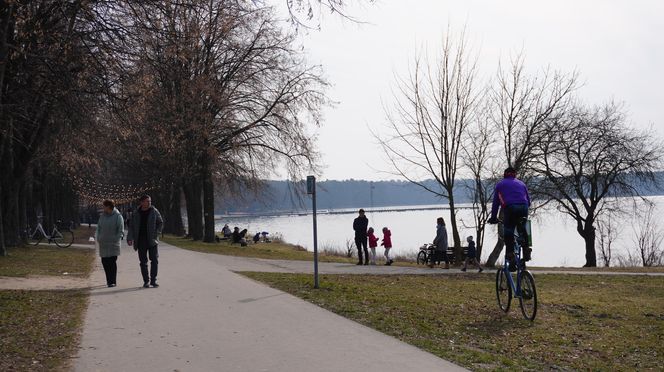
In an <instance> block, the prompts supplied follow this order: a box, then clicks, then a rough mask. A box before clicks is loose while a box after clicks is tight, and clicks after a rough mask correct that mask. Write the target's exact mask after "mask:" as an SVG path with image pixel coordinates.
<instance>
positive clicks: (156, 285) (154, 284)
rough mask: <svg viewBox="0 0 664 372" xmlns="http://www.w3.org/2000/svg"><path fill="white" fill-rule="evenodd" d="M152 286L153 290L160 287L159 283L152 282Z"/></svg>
mask: <svg viewBox="0 0 664 372" xmlns="http://www.w3.org/2000/svg"><path fill="white" fill-rule="evenodd" d="M150 286H152V288H157V287H159V284H157V282H152V283H150Z"/></svg>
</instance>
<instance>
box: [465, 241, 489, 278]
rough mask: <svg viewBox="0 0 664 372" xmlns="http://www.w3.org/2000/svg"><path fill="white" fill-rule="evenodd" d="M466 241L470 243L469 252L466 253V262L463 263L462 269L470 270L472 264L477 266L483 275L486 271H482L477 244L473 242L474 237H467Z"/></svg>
mask: <svg viewBox="0 0 664 372" xmlns="http://www.w3.org/2000/svg"><path fill="white" fill-rule="evenodd" d="M466 241H467V242H468V251H467V253H466V260H465V261H464V262H463V269H461V271H466V268H468V263H470V264H472V265H473V266H477V268H478V269H479V272H480V273H481V272H482V271H484V270H482V266H480V261H479V258H477V249H475V242H474V241H473V237H472V236H469V237H467V238H466Z"/></svg>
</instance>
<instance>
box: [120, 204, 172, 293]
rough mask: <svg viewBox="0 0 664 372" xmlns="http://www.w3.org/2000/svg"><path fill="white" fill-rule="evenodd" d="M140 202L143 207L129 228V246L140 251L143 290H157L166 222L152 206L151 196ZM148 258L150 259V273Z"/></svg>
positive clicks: (135, 215)
mask: <svg viewBox="0 0 664 372" xmlns="http://www.w3.org/2000/svg"><path fill="white" fill-rule="evenodd" d="M140 201H141V206H140V207H139V208H138V209H137V210H136V212H135V213H134V215H133V217H132V219H131V222H130V223H129V226H128V228H127V245H129V246H132V245H133V246H134V251H138V259H139V261H140V266H141V275H142V276H143V288H148V287H150V286H152V287H154V288H156V287H159V284H157V270H158V267H159V266H158V265H159V261H158V258H159V249H158V245H159V235H161V230H162V229H163V227H164V220H163V219H162V218H161V213H159V211H158V210H157V208H155V207H153V206H152V199H151V198H150V196H149V195H143V196H142V197H141V199H140ZM148 258H150V271H149V272H148Z"/></svg>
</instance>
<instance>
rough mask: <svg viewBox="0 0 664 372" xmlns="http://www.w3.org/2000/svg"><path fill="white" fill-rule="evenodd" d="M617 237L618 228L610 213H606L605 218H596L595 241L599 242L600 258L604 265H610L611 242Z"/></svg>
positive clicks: (611, 255)
mask: <svg viewBox="0 0 664 372" xmlns="http://www.w3.org/2000/svg"><path fill="white" fill-rule="evenodd" d="M617 238H618V228H617V226H616V225H615V222H614V220H613V216H612V215H611V214H607V216H605V218H600V219H598V220H597V243H598V244H599V247H598V248H599V253H600V258H601V259H602V262H603V263H604V267H609V266H611V259H612V258H613V243H615V241H616V239H617Z"/></svg>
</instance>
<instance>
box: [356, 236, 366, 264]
mask: <svg viewBox="0 0 664 372" xmlns="http://www.w3.org/2000/svg"><path fill="white" fill-rule="evenodd" d="M367 239H368V238H367V237H366V236H365V237H361V236H356V237H355V246H356V247H357V258H358V259H359V260H360V262H362V251H364V262H369V250H368V249H367Z"/></svg>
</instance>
